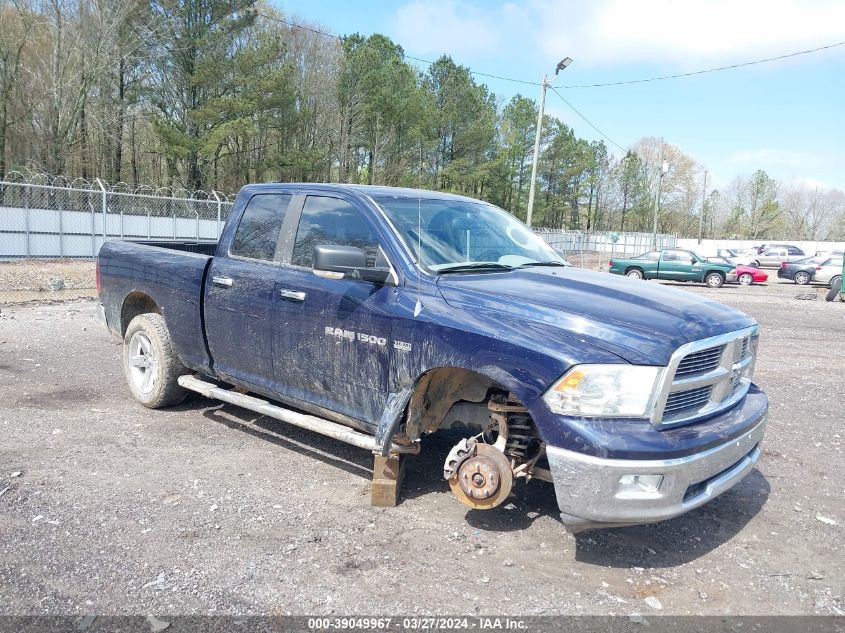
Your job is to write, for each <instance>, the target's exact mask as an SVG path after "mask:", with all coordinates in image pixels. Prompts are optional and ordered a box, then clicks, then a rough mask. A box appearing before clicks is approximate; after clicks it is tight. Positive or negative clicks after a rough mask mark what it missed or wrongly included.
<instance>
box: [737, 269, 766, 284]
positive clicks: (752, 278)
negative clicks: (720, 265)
mask: <svg viewBox="0 0 845 633" xmlns="http://www.w3.org/2000/svg"><path fill="white" fill-rule="evenodd" d="M768 278H769V275H768V273H765V272H763V271H762V270H761V269H759V268H754V266H737V267H736V280H737V282H738V283H739V284H741V285H743V286H750V285H751V284H763V283H766V280H767V279H768Z"/></svg>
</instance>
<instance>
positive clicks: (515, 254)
mask: <svg viewBox="0 0 845 633" xmlns="http://www.w3.org/2000/svg"><path fill="white" fill-rule="evenodd" d="M373 199H374V200H375V201H376V202H377V203H378V204H379V205H380V206H381V208H382V209H383V210H384V212H385V214H386V215H387V217H388V218H390V221H391V222H392V223H393V225H394V226H395V227H396V230H397V231H398V232H399V234H400V236H401V237H402V239H403V240H404V242H405V244H406V245H407V246H408V248H409V249H410V250H411V251H412V252H413V253H414V254H415V255H416V257H417V258H418V260H419V261H420V262H421V264H422V266H423V268H425V269H427V270H432V271H435V272H440V271H446V270H448V269H450V268H455V269H464V268H467V269H471V268H484V265H485V264H486V265H488V266H489V267H490V268H494V269H507V268H518V267H521V266H530V265H536V264H541V263H542V264H552V263H554V264H559V265H564V264H566V263H567V262H566V260H565V259H564V258H563V257H562V256H561V255H560V254H559V253H558V252H557V251H556V250H554V249H553V248H552V247H551V246H549V245H548V244H546V242H545V241H543V239H542V238H541V237H539V236H537V235H535V234H534V233H533V232H532V231H531V229H529V228H528V227H527V226H525V225H524V224H523V223H522V222H520V221H519V220H517V219H516V218H515V217H513V216H512V215H511V214H509V213H507V212H506V211H503V210H502V209H499V208H498V207H494V206H492V205H489V204H485V203H483V202H472V201H467V200H448V199H447V200H438V199H432V198H429V199H425V198H423V199H420V200H418V199H415V198H406V197H397V196H381V197H375V198H373ZM418 213H419V218H418V217H417V215H418ZM420 229H421V232H420Z"/></svg>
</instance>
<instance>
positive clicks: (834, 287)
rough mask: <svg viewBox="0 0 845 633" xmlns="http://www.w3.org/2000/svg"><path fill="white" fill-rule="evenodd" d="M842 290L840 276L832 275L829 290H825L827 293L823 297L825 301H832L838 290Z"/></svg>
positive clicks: (837, 294)
mask: <svg viewBox="0 0 845 633" xmlns="http://www.w3.org/2000/svg"><path fill="white" fill-rule="evenodd" d="M841 290H842V277H834V278H833V279H832V280H831V282H830V290H828V291H827V295H826V296H825V299H826V300H827V301H833V300H834V299H836V297H838V296H839V292H840V291H841Z"/></svg>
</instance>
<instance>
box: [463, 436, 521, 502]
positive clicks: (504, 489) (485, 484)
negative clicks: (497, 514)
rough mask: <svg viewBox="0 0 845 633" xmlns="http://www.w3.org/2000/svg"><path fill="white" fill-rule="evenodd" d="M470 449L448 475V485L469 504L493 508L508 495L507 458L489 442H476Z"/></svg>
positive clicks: (510, 480)
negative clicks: (468, 455)
mask: <svg viewBox="0 0 845 633" xmlns="http://www.w3.org/2000/svg"><path fill="white" fill-rule="evenodd" d="M472 452H473V453H474V454H472V455H471V456H470V457H467V458H466V459H464V460H463V461H462V462H460V465H459V466H458V468H457V470H456V471H455V472H454V474H453V475H452V476H451V477H450V478H449V487H450V488H451V489H452V492H453V493H454V495H455V496H456V497H457V498H458V500H459V501H460V502H461V503H463V504H464V505H466V506H469V507H470V508H474V509H478V510H488V509H490V508H495V507H496V506H497V505H499V504H501V503H502V502H503V501H504V500H505V499H506V498H507V496H508V495H509V494H510V491H511V487H512V486H513V470H512V469H511V465H510V462H509V461H508V458H507V457H505V455H504V454H503V453H502V452H501V451H500V450H498V449H497V448H496V447H494V446H491V445H490V444H475V446H473V447H472Z"/></svg>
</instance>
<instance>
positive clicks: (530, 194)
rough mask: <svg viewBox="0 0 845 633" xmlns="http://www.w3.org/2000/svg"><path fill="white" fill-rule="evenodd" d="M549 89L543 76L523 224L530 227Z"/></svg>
mask: <svg viewBox="0 0 845 633" xmlns="http://www.w3.org/2000/svg"><path fill="white" fill-rule="evenodd" d="M571 63H572V59H571V58H569V57H564V58H563V59H562V60H560V61H559V62H558V64H557V67H556V68H555V77H557V74H558V73H559V72H560V71H561V70H564V69H565V68H566V67H567V66H569V64H571ZM548 87H549V78H548V76H547V75H543V83H542V85H541V87H540V111H539V112H538V114H537V133H536V134H535V135H534V160H532V161H531V184H530V185H529V186H528V213H527V214H526V216H525V223H526V224H527V225H528V226H531V216H532V215H533V214H534V189H535V187H536V185H537V162H538V161H539V160H540V137H541V136H542V135H543V109H544V108H545V107H546V89H547V88H548Z"/></svg>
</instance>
